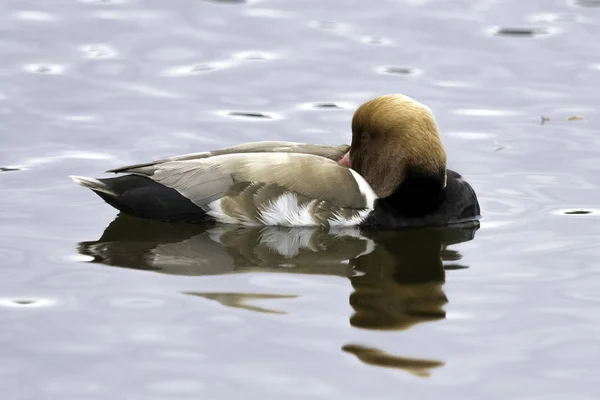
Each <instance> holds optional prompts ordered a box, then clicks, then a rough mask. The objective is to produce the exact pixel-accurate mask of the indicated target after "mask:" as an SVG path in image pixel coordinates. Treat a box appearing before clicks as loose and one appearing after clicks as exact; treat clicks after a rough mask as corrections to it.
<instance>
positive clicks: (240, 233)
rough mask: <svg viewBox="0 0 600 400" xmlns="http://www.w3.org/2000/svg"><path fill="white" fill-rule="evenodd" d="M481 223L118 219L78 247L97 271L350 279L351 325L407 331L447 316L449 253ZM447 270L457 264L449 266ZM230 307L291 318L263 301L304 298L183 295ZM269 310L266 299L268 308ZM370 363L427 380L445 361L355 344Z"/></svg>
mask: <svg viewBox="0 0 600 400" xmlns="http://www.w3.org/2000/svg"><path fill="white" fill-rule="evenodd" d="M478 228H479V223H478V222H472V223H469V224H467V225H463V226H456V227H447V228H435V229H409V230H404V231H361V230H360V229H358V228H286V227H239V226H234V225H222V224H210V223H208V224H207V225H193V224H173V223H164V222H157V221H149V220H143V219H138V218H132V217H127V216H118V217H117V218H116V219H115V220H114V221H113V222H112V223H111V224H110V225H109V226H108V227H107V228H106V229H105V231H104V234H103V235H102V237H101V238H100V239H99V240H97V241H93V242H82V243H79V246H78V249H79V252H80V253H81V254H82V255H84V256H90V257H91V258H92V260H91V262H92V263H101V264H107V265H113V266H118V267H123V268H134V269H142V270H148V271H155V272H160V273H164V274H173V275H188V276H202V275H214V274H228V273H243V272H246V273H247V272H274V273H286V274H319V275H335V276H342V277H347V278H348V279H349V280H350V283H351V285H352V287H353V289H354V291H353V293H352V294H351V295H350V300H349V302H350V305H351V306H352V308H353V309H354V313H353V315H352V316H351V317H350V324H351V325H352V326H354V327H358V328H364V329H377V330H405V329H408V328H410V327H411V326H413V325H416V324H419V323H422V322H429V321H436V320H439V319H443V318H445V315H446V313H445V311H444V309H443V306H444V305H445V304H446V303H447V302H448V299H447V297H446V295H445V293H444V291H443V289H442V286H443V284H444V281H445V268H450V269H463V268H468V266H466V265H460V264H456V263H449V262H452V261H458V260H460V258H461V256H460V253H458V252H456V251H453V250H450V249H448V246H450V245H454V244H458V243H462V242H467V241H470V240H472V239H473V238H474V235H475V231H476V230H477V229H478ZM444 262H448V263H447V264H446V265H445V264H444ZM184 293H185V294H190V295H195V296H199V297H202V298H205V299H209V300H214V301H217V302H219V303H220V304H222V305H225V306H228V307H236V308H242V309H245V310H248V311H254V312H263V313H273V314H282V313H285V312H283V311H279V310H276V309H272V308H267V307H266V306H258V305H255V303H256V301H257V300H269V299H286V298H288V299H289V298H296V297H298V296H299V294H297V295H296V294H295V295H280V294H270V293H231V292H184ZM260 303H261V304H262V303H263V302H262V301H261V302H260ZM343 350H344V351H346V352H349V353H352V354H355V355H356V356H357V357H358V358H359V359H360V360H361V361H363V362H365V363H367V364H372V365H379V366H385V367H394V368H399V369H404V370H407V371H409V372H411V373H413V374H415V375H417V376H428V375H429V369H430V368H434V367H439V366H441V365H443V362H441V361H435V360H420V359H411V358H404V357H397V356H394V355H389V354H386V353H385V352H383V351H382V350H380V349H376V348H368V347H365V346H360V345H355V344H347V345H344V346H343Z"/></svg>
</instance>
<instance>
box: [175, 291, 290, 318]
mask: <svg viewBox="0 0 600 400" xmlns="http://www.w3.org/2000/svg"><path fill="white" fill-rule="evenodd" d="M184 294H189V295H193V296H198V297H203V298H205V299H208V300H213V301H216V302H218V303H220V304H222V305H224V306H227V307H233V308H241V309H244V310H248V311H255V312H261V313H267V314H287V313H286V312H284V311H278V310H272V309H269V308H264V307H258V306H253V305H250V304H247V302H248V301H250V300H269V299H295V298H297V297H298V296H295V295H282V294H269V293H200V292H184Z"/></svg>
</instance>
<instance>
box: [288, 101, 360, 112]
mask: <svg viewBox="0 0 600 400" xmlns="http://www.w3.org/2000/svg"><path fill="white" fill-rule="evenodd" d="M352 108H354V105H353V104H350V103H345V102H339V101H317V102H313V103H302V104H300V105H298V109H300V110H347V109H352Z"/></svg>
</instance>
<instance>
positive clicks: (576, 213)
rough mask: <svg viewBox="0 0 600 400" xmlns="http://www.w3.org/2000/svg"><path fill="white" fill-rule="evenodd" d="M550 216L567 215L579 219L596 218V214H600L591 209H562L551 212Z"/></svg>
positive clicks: (598, 211) (599, 211)
mask: <svg viewBox="0 0 600 400" xmlns="http://www.w3.org/2000/svg"><path fill="white" fill-rule="evenodd" d="M552 214H554V215H561V216H562V215H568V216H570V217H575V218H577V217H581V216H593V217H596V216H598V214H600V210H595V209H593V208H586V209H583V208H570V209H569V208H563V209H560V210H554V211H552Z"/></svg>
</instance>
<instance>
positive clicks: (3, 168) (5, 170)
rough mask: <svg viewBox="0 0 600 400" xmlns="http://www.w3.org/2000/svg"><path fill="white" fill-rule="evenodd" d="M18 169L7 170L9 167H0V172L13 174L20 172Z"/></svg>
mask: <svg viewBox="0 0 600 400" xmlns="http://www.w3.org/2000/svg"><path fill="white" fill-rule="evenodd" d="M20 170H21V169H20V168H9V167H0V172H13V171H20Z"/></svg>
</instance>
